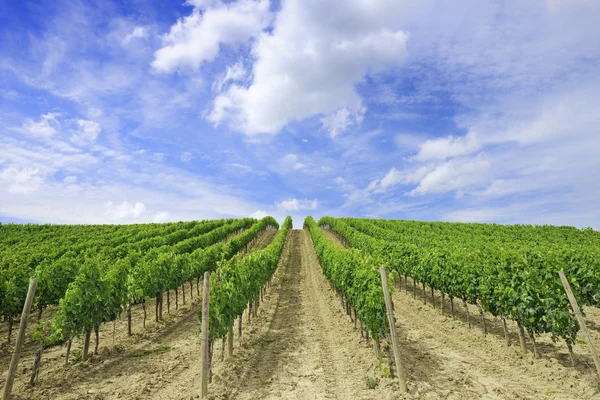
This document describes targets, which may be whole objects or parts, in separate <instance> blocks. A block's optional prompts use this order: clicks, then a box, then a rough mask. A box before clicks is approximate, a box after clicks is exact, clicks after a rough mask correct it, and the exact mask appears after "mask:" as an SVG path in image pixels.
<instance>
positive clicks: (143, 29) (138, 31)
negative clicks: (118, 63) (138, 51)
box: [123, 26, 150, 44]
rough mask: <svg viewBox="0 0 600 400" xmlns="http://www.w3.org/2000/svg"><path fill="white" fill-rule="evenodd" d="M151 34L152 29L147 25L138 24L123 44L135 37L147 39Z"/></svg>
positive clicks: (124, 39)
mask: <svg viewBox="0 0 600 400" xmlns="http://www.w3.org/2000/svg"><path fill="white" fill-rule="evenodd" d="M149 35H150V29H149V28H148V27H147V26H136V27H135V28H133V31H131V33H128V34H127V35H126V36H125V37H124V38H123V44H128V43H129V42H131V41H132V40H135V39H146V38H147V37H148V36H149Z"/></svg>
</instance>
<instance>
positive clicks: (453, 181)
mask: <svg viewBox="0 0 600 400" xmlns="http://www.w3.org/2000/svg"><path fill="white" fill-rule="evenodd" d="M490 165H491V164H490V162H489V161H488V160H486V159H485V158H483V157H477V158H474V159H453V160H450V161H447V162H444V163H441V164H439V165H437V166H436V167H435V168H434V169H433V170H431V171H430V172H428V173H427V174H425V176H423V178H421V179H420V180H419V184H418V185H417V187H416V188H414V189H413V190H411V191H410V192H409V193H408V195H424V194H428V193H444V192H449V191H452V190H460V189H463V188H466V187H469V186H471V185H475V184H480V183H482V182H483V181H484V180H485V179H486V175H487V171H488V170H489V168H490Z"/></svg>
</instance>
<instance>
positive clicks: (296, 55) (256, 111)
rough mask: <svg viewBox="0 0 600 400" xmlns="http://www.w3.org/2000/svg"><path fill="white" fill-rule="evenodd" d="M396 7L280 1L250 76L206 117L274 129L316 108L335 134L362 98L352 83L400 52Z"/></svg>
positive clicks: (358, 114) (402, 38)
mask: <svg viewBox="0 0 600 400" xmlns="http://www.w3.org/2000/svg"><path fill="white" fill-rule="evenodd" d="M401 8H402V7H400V6H399V5H398V4H397V3H396V2H394V1H391V0H378V1H370V2H364V1H341V0H336V1H329V2H326V3H325V2H322V1H318V0H309V1H299V0H290V1H286V2H283V5H282V8H281V11H279V13H278V14H277V19H276V21H275V24H274V28H273V31H272V33H271V32H263V33H261V34H260V35H259V37H258V39H257V41H256V44H255V45H254V48H253V56H254V58H255V59H256V62H255V63H254V65H253V68H252V76H253V80H252V83H251V84H250V86H248V87H246V86H241V85H235V84H234V85H232V86H231V87H229V89H228V90H227V91H225V92H223V93H221V94H219V95H218V96H217V97H216V99H215V102H214V106H213V109H212V112H211V113H210V114H209V115H208V119H209V121H211V122H212V123H213V124H215V125H217V124H219V123H221V122H223V121H226V120H227V121H228V122H229V123H230V125H231V127H232V128H233V129H236V130H239V131H241V132H244V133H246V134H260V133H265V134H275V133H278V132H279V131H280V130H281V129H282V128H283V127H284V126H286V125H287V124H288V123H289V122H291V121H299V120H303V119H305V118H308V117H312V116H315V115H320V116H322V123H323V125H324V127H325V128H326V129H327V130H329V132H330V135H332V136H336V135H338V134H339V132H340V131H341V130H343V129H345V128H347V127H348V126H349V125H350V124H351V123H359V122H360V120H361V119H362V115H363V114H364V105H363V103H362V100H361V98H360V96H359V95H358V93H357V92H356V90H355V85H357V84H358V83H360V82H362V81H363V79H364V77H365V76H366V75H368V74H377V73H379V72H383V71H387V70H389V69H391V68H394V67H397V66H399V65H401V64H402V62H403V60H404V59H405V56H406V44H407V41H408V34H407V33H405V32H404V31H403V30H402V29H401V26H400V22H399V19H398V17H399V15H401Z"/></svg>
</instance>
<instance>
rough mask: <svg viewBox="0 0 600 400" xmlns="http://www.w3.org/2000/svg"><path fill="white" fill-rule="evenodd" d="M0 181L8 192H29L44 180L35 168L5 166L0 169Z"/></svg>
mask: <svg viewBox="0 0 600 400" xmlns="http://www.w3.org/2000/svg"><path fill="white" fill-rule="evenodd" d="M0 182H2V186H4V187H6V189H7V191H8V193H10V194H31V193H34V192H36V191H37V190H38V188H39V187H40V185H41V184H42V183H43V182H44V180H43V178H42V176H40V171H39V170H38V169H37V168H23V169H17V168H6V169H3V170H1V171H0Z"/></svg>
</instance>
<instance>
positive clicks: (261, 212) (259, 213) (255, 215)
mask: <svg viewBox="0 0 600 400" xmlns="http://www.w3.org/2000/svg"><path fill="white" fill-rule="evenodd" d="M267 215H269V214H268V213H267V212H266V211H265V210H256V211H255V212H253V213H252V214H250V218H256V219H262V218H264V217H266V216H267Z"/></svg>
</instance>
